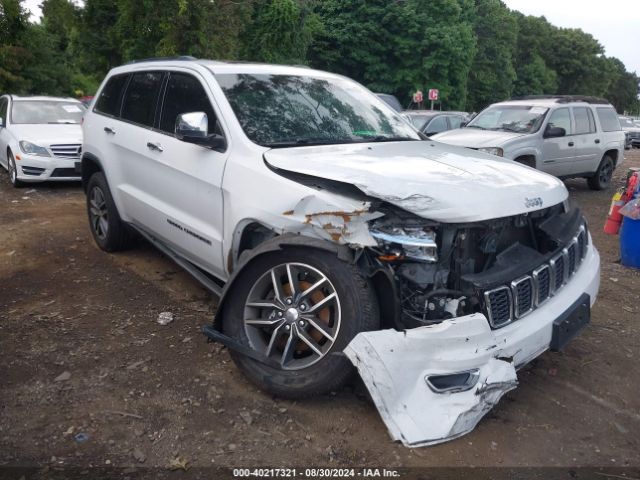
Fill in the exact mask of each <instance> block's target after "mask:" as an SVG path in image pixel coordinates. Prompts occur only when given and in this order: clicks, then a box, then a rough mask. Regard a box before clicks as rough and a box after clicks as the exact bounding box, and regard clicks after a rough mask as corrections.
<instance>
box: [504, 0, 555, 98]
mask: <svg viewBox="0 0 640 480" xmlns="http://www.w3.org/2000/svg"><path fill="white" fill-rule="evenodd" d="M513 15H514V17H515V18H516V19H517V22H518V40H517V44H516V52H515V68H516V77H517V79H516V82H515V86H514V95H516V96H518V95H543V94H547V95H549V94H553V93H556V91H557V89H558V75H557V74H556V72H555V70H553V68H551V67H550V66H549V65H548V64H547V62H546V61H545V57H546V55H547V53H548V51H549V49H550V48H552V47H551V37H552V33H553V31H554V29H555V27H553V26H552V25H551V24H550V23H549V22H547V21H546V19H545V18H544V17H532V16H525V15H522V14H521V13H519V12H513Z"/></svg>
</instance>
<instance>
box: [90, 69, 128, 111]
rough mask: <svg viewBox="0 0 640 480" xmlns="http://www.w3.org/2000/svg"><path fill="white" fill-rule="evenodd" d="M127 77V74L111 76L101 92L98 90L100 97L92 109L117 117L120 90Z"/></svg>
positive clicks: (120, 96)
mask: <svg viewBox="0 0 640 480" xmlns="http://www.w3.org/2000/svg"><path fill="white" fill-rule="evenodd" d="M127 78H129V75H128V74H125V75H115V76H113V77H111V78H110V79H109V81H108V82H107V84H106V85H105V86H104V88H103V89H102V92H100V97H99V98H98V100H97V101H96V105H95V107H93V110H94V111H96V112H99V113H104V114H105V115H111V116H113V117H119V116H120V103H121V100H122V91H123V90H124V87H125V85H126V84H127Z"/></svg>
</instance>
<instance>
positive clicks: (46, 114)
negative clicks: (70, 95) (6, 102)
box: [11, 100, 85, 124]
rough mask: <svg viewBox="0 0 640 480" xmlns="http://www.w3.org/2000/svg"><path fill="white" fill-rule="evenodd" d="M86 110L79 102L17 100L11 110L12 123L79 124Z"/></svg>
mask: <svg viewBox="0 0 640 480" xmlns="http://www.w3.org/2000/svg"><path fill="white" fill-rule="evenodd" d="M84 110H85V108H84V107H83V106H82V104H81V103H78V102H56V101H44V100H17V101H15V102H13V107H12V109H11V122H12V123H17V124H43V123H70V124H78V123H80V120H81V119H82V114H83V113H84Z"/></svg>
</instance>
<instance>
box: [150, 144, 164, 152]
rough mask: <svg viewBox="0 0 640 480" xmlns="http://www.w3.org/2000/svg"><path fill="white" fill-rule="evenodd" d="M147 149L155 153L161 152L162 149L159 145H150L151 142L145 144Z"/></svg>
mask: <svg viewBox="0 0 640 480" xmlns="http://www.w3.org/2000/svg"><path fill="white" fill-rule="evenodd" d="M147 148H148V149H149V150H155V151H156V152H163V151H164V150H163V148H162V145H160V144H159V143H151V142H147Z"/></svg>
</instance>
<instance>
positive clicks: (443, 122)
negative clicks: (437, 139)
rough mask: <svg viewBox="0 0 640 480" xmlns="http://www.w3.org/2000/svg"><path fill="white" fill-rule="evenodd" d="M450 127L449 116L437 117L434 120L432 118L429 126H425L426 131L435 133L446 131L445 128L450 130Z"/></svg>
mask: <svg viewBox="0 0 640 480" xmlns="http://www.w3.org/2000/svg"><path fill="white" fill-rule="evenodd" d="M448 129H449V127H448V125H447V117H444V116H443V117H436V118H434V119H433V120H431V122H430V123H429V125H427V128H425V130H424V131H425V132H426V133H428V134H435V133H440V132H444V131H445V130H448Z"/></svg>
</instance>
